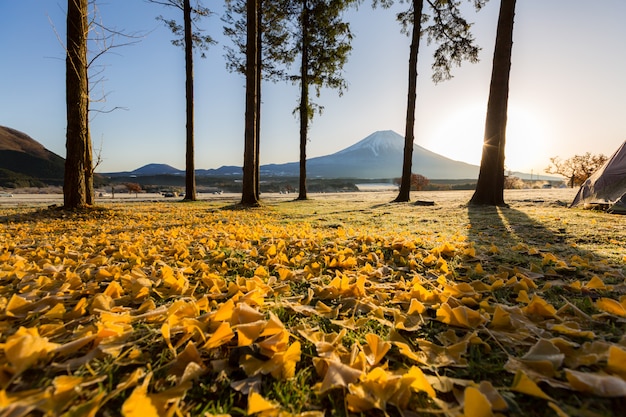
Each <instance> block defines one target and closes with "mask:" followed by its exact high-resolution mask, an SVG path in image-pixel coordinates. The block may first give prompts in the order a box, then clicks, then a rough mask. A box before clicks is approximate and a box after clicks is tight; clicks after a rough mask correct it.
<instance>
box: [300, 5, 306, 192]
mask: <svg viewBox="0 0 626 417" xmlns="http://www.w3.org/2000/svg"><path fill="white" fill-rule="evenodd" d="M308 34H309V10H308V8H307V2H306V1H303V2H302V53H301V55H300V57H301V61H300V108H299V110H300V181H299V185H298V200H306V199H307V191H306V142H307V132H308V129H309V77H308V75H309V36H308Z"/></svg>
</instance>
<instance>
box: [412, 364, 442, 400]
mask: <svg viewBox="0 0 626 417" xmlns="http://www.w3.org/2000/svg"><path fill="white" fill-rule="evenodd" d="M404 377H405V378H406V377H409V378H412V379H413V381H412V382H411V389H413V390H414V391H424V392H425V393H426V394H428V395H429V396H430V397H431V398H435V397H436V396H437V394H436V393H435V390H434V389H433V387H432V385H431V384H430V382H428V379H426V375H424V372H422V370H421V369H420V368H418V367H417V366H412V367H411V369H409V371H408V372H407V373H406V374H405V375H404Z"/></svg>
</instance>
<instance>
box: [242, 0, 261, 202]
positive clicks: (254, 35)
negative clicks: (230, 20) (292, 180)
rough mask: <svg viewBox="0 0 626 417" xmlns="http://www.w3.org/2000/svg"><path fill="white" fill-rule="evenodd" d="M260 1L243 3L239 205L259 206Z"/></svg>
mask: <svg viewBox="0 0 626 417" xmlns="http://www.w3.org/2000/svg"><path fill="white" fill-rule="evenodd" d="M258 1H259V0H248V1H247V4H246V15H247V18H246V26H247V28H246V33H247V37H246V114H245V133H244V153H243V179H242V193H241V205H243V206H258V205H259V199H258V197H257V195H258V192H257V184H258V182H257V168H256V167H257V164H258V160H257V157H258V152H257V143H258V142H257V117H258V113H257V109H258V107H257V101H258V90H259V88H258V74H257V71H259V62H257V60H258V53H257V48H258V47H259V45H258V44H257V42H258V30H259V28H258V16H257V13H259V3H258Z"/></svg>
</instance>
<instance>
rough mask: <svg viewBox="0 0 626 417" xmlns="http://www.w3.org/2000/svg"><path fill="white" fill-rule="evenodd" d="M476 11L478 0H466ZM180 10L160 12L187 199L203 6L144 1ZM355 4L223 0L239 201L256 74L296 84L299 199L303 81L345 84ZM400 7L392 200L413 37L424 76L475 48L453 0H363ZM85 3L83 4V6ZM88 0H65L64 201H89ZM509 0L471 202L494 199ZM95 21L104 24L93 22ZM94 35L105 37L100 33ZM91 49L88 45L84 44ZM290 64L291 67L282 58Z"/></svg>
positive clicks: (255, 164)
mask: <svg viewBox="0 0 626 417" xmlns="http://www.w3.org/2000/svg"><path fill="white" fill-rule="evenodd" d="M468 1H470V2H471V3H472V4H473V6H474V7H475V8H476V9H477V10H480V9H481V8H482V7H483V6H484V5H485V3H486V2H487V0H468ZM150 3H156V4H159V5H165V6H172V7H175V8H178V9H179V10H180V11H181V20H182V24H181V23H180V22H179V21H177V20H167V19H164V18H162V17H159V18H158V19H159V20H161V21H163V22H164V23H165V24H166V25H167V27H169V28H170V29H171V31H172V32H173V34H174V35H175V39H174V40H173V41H172V42H173V43H174V44H175V45H177V46H182V47H183V48H184V51H185V54H184V56H185V67H186V82H185V92H186V98H187V99H186V103H187V119H186V148H187V156H186V193H185V198H186V199H192V200H193V199H195V170H194V151H193V148H194V138H193V129H194V128H193V126H194V119H193V111H194V110H193V100H194V98H193V97H194V92H193V51H194V50H202V49H206V48H208V46H209V45H210V44H212V43H213V40H212V39H211V38H210V37H209V36H207V35H203V34H202V31H201V30H200V29H199V28H198V21H199V19H200V18H202V17H206V16H209V15H211V14H212V12H211V11H210V10H209V9H208V8H206V7H204V6H203V5H202V3H201V1H200V0H195V1H193V3H192V1H191V0H150ZM359 3H361V1H358V0H225V3H224V4H225V10H226V12H225V15H224V16H223V21H224V22H225V24H226V27H225V33H226V34H227V35H228V36H229V37H230V38H231V40H232V42H233V45H234V48H228V49H227V57H228V68H229V69H230V70H231V71H237V72H240V73H242V74H244V76H245V81H246V90H245V98H246V105H245V113H244V115H243V117H244V120H245V132H244V138H243V140H244V155H243V180H242V189H241V191H242V198H241V204H242V205H244V206H254V205H258V204H259V198H260V192H259V184H260V181H259V174H260V158H259V149H260V138H261V134H260V132H261V126H260V111H261V80H262V78H263V77H265V78H266V79H268V80H272V81H278V80H283V81H289V82H292V83H294V84H295V85H297V86H298V87H299V91H300V93H299V99H298V100H297V106H296V110H295V111H294V113H296V114H297V115H298V117H299V119H300V183H299V187H298V189H299V195H298V198H299V199H306V198H307V194H306V191H307V183H306V144H307V141H308V136H307V133H308V129H309V125H310V122H311V120H312V119H313V116H314V115H315V114H320V113H321V111H322V107H321V106H319V105H317V104H315V103H314V102H313V101H312V100H311V89H312V92H313V93H314V94H315V96H318V97H319V96H320V94H321V91H322V89H323V88H331V89H335V90H337V91H338V93H339V94H340V95H341V94H342V92H343V91H344V90H345V89H346V88H347V82H346V80H345V79H344V78H343V66H344V65H345V63H346V62H347V59H348V55H349V53H350V51H351V44H350V41H351V40H352V33H351V31H350V24H349V22H347V21H345V20H344V14H345V12H346V11H347V10H348V9H350V8H352V7H354V6H356V5H358V4H359ZM394 3H397V4H405V5H406V6H407V8H406V9H405V11H402V12H400V13H398V14H397V20H398V21H399V22H400V24H401V31H402V32H404V33H405V34H407V35H408V36H410V38H411V46H410V49H409V51H408V52H409V68H408V92H407V107H406V109H407V111H406V129H405V148H404V157H403V169H402V177H401V179H400V187H399V194H398V197H397V198H396V199H395V201H397V202H402V201H409V192H410V190H411V188H412V186H413V184H412V176H411V174H412V166H411V163H412V162H411V161H412V152H413V143H414V140H415V137H414V125H415V108H416V100H417V63H418V56H419V46H420V38H421V37H422V36H425V37H426V38H427V41H428V42H429V43H434V44H436V45H437V48H436V49H435V52H434V63H433V65H432V69H433V75H432V79H433V81H435V82H440V81H444V80H446V79H449V78H451V77H452V75H451V70H452V68H453V67H454V66H458V65H461V63H462V62H463V61H465V60H468V61H470V62H476V61H477V60H478V52H479V50H480V49H479V47H478V46H477V45H476V44H475V41H474V38H473V36H472V34H471V32H470V29H471V26H472V25H471V24H470V23H469V22H467V21H466V20H465V18H464V17H463V16H462V15H461V12H460V4H461V2H460V1H449V0H395V1H394V0H373V1H372V6H374V7H377V6H382V7H390V6H391V5H393V4H394ZM90 5H91V9H90ZM94 9H95V0H68V6H67V40H66V50H67V57H66V104H67V138H66V149H67V155H66V163H65V179H64V206H65V207H66V208H80V207H85V206H89V205H91V204H93V201H94V198H93V193H94V190H93V172H94V169H95V166H94V165H95V164H94V159H93V148H92V144H91V138H90V135H89V117H88V114H89V103H90V100H89V98H90V97H89V93H90V88H89V86H90V81H89V75H90V74H89V71H88V70H89V69H90V64H91V63H92V62H93V60H94V59H96V58H97V57H98V56H100V55H101V54H102V53H105V52H106V51H107V50H108V49H109V48H110V47H111V43H108V44H107V45H108V47H107V48H104V50H101V51H99V52H97V53H95V56H90V55H89V52H88V48H87V42H88V41H89V35H90V33H92V32H90V29H91V28H93V26H94V24H95V23H94V22H95V21H94V20H93V19H92V20H90V16H91V18H93V14H92V15H90V10H91V12H92V13H93V10H94ZM514 12H515V0H501V1H500V13H499V18H498V25H497V34H496V42H495V51H494V57H493V67H492V77H491V85H490V91H489V100H488V105H487V115H486V123H485V136H484V146H483V155H482V158H481V165H480V174H479V178H478V182H477V185H476V190H475V193H474V195H473V197H472V199H471V201H470V203H471V204H487V205H502V204H504V199H503V189H504V148H505V132H506V114H507V102H508V88H509V73H510V67H511V51H512V44H513V41H512V34H513V21H514ZM98 27H99V28H103V30H104V31H101V32H99V33H101V34H102V33H105V34H106V33H107V32H106V28H105V26H104V25H102V24H101V23H100V24H98ZM100 36H104V39H109V35H100ZM92 55H93V52H92ZM294 66H295V70H293V71H292V67H294Z"/></svg>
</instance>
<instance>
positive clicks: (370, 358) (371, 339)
mask: <svg viewBox="0 0 626 417" xmlns="http://www.w3.org/2000/svg"><path fill="white" fill-rule="evenodd" d="M365 340H366V341H367V344H366V345H365V346H363V350H364V352H365V356H366V358H367V362H368V363H369V364H370V366H374V365H376V364H377V363H378V362H380V361H381V360H382V358H384V357H385V354H386V353H387V352H388V351H389V349H390V348H391V343H389V342H386V341H384V340H382V339H381V338H380V337H379V336H378V335H376V334H374V333H368V334H367V335H365Z"/></svg>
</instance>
